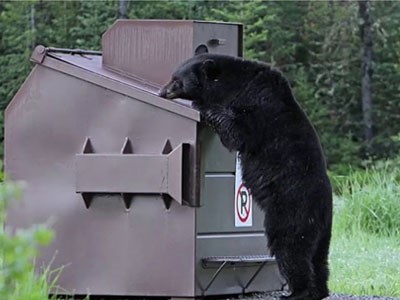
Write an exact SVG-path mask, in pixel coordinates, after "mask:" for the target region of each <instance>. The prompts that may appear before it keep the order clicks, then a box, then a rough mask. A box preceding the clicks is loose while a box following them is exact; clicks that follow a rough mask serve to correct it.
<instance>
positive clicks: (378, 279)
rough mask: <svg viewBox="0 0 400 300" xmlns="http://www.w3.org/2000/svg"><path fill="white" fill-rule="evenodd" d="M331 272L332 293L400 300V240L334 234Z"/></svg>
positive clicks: (356, 234) (362, 235)
mask: <svg viewBox="0 0 400 300" xmlns="http://www.w3.org/2000/svg"><path fill="white" fill-rule="evenodd" d="M330 268H331V276H330V281H329V286H330V289H331V291H332V292H335V293H344V294H353V295H376V296H388V297H389V296H391V297H400V237H395V236H393V237H379V236H374V235H371V234H368V233H363V232H358V233H355V234H353V235H347V236H345V235H343V234H340V233H338V232H334V235H333V239H332V246H331V255H330Z"/></svg>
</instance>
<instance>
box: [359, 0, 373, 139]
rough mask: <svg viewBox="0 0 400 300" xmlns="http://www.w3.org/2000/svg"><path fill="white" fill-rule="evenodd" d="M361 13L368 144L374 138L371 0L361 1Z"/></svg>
mask: <svg viewBox="0 0 400 300" xmlns="http://www.w3.org/2000/svg"><path fill="white" fill-rule="evenodd" d="M358 5H359V14H360V18H361V25H360V33H361V40H362V47H363V56H362V64H361V71H362V84H361V102H362V111H363V122H364V138H365V141H366V142H367V145H368V144H369V143H370V141H371V140H372V138H373V121H372V72H373V67H372V64H373V61H372V47H373V40H372V25H373V20H372V16H371V2H370V0H365V1H359V2H358Z"/></svg>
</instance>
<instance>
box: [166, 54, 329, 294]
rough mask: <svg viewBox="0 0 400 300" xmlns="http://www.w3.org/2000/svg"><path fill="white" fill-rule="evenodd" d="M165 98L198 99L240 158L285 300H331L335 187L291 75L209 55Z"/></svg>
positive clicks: (181, 73)
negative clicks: (330, 255) (282, 281)
mask: <svg viewBox="0 0 400 300" xmlns="http://www.w3.org/2000/svg"><path fill="white" fill-rule="evenodd" d="M160 96H161V97H164V98H167V99H174V98H184V99H188V100H192V101H193V106H194V107H196V108H197V109H198V110H199V111H200V113H201V115H202V116H203V118H204V120H205V121H206V122H207V123H208V124H210V125H211V126H212V127H213V128H214V129H215V131H216V132H217V134H218V135H219V137H220V139H221V142H222V143H223V145H224V146H225V147H227V148H228V149H229V150H231V151H238V152H239V155H240V159H241V162H242V173H243V180H244V183H245V184H246V186H247V187H248V188H249V189H250V191H251V193H252V195H253V198H254V199H255V201H256V202H257V204H258V205H259V206H260V207H261V209H262V210H263V211H264V212H265V221H264V225H265V232H266V236H267V240H268V246H269V248H270V250H271V253H272V254H273V255H275V258H276V261H277V263H278V267H279V270H280V272H281V274H282V275H283V277H284V278H285V279H286V281H287V283H288V285H289V289H290V291H291V293H290V294H289V295H283V296H282V297H281V299H306V300H318V299H322V298H324V297H327V296H328V295H329V291H328V286H327V282H328V276H329V269H328V252H329V244H330V239H331V227H332V189H331V185H330V182H329V178H328V176H327V172H326V164H325V159H324V155H323V152H322V149H321V145H320V142H319V138H318V136H317V134H316V132H315V130H314V128H313V126H312V124H311V123H310V121H309V120H308V118H307V116H306V114H305V113H304V111H303V110H302V108H301V107H300V106H299V104H298V103H297V102H296V100H295V98H294V96H293V93H292V90H291V87H290V85H289V83H288V81H287V79H286V78H285V77H284V76H283V74H282V73H281V72H279V71H278V70H276V69H274V68H272V67H271V66H269V65H267V64H265V63H262V62H258V61H250V60H245V59H242V58H235V57H230V56H224V55H213V54H201V55H197V56H194V57H193V58H191V59H189V60H187V61H186V62H184V63H183V64H182V65H180V66H179V67H178V69H177V70H176V71H175V73H174V74H173V75H172V79H171V81H170V82H169V83H167V84H166V85H165V86H164V87H163V88H162V89H161V91H160Z"/></svg>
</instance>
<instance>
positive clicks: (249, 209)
mask: <svg viewBox="0 0 400 300" xmlns="http://www.w3.org/2000/svg"><path fill="white" fill-rule="evenodd" d="M243 189H244V190H245V192H246V194H247V196H248V201H249V208H248V209H246V207H244V211H245V213H246V215H245V216H244V217H242V216H241V214H240V212H239V205H238V200H239V198H240V199H241V196H240V194H241V193H240V192H241V191H242V190H243ZM250 211H251V195H250V191H249V190H248V188H247V187H246V186H245V185H244V183H242V184H241V185H240V186H239V188H238V191H237V194H236V214H237V216H238V217H239V220H240V222H242V223H245V222H246V221H247V219H248V218H249V216H250Z"/></svg>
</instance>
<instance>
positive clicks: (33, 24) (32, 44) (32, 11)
mask: <svg viewBox="0 0 400 300" xmlns="http://www.w3.org/2000/svg"><path fill="white" fill-rule="evenodd" d="M35 13H36V10H35V4H34V3H32V4H31V6H30V15H29V27H30V30H31V40H30V44H28V48H30V49H31V50H33V49H35V46H36V22H35Z"/></svg>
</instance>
